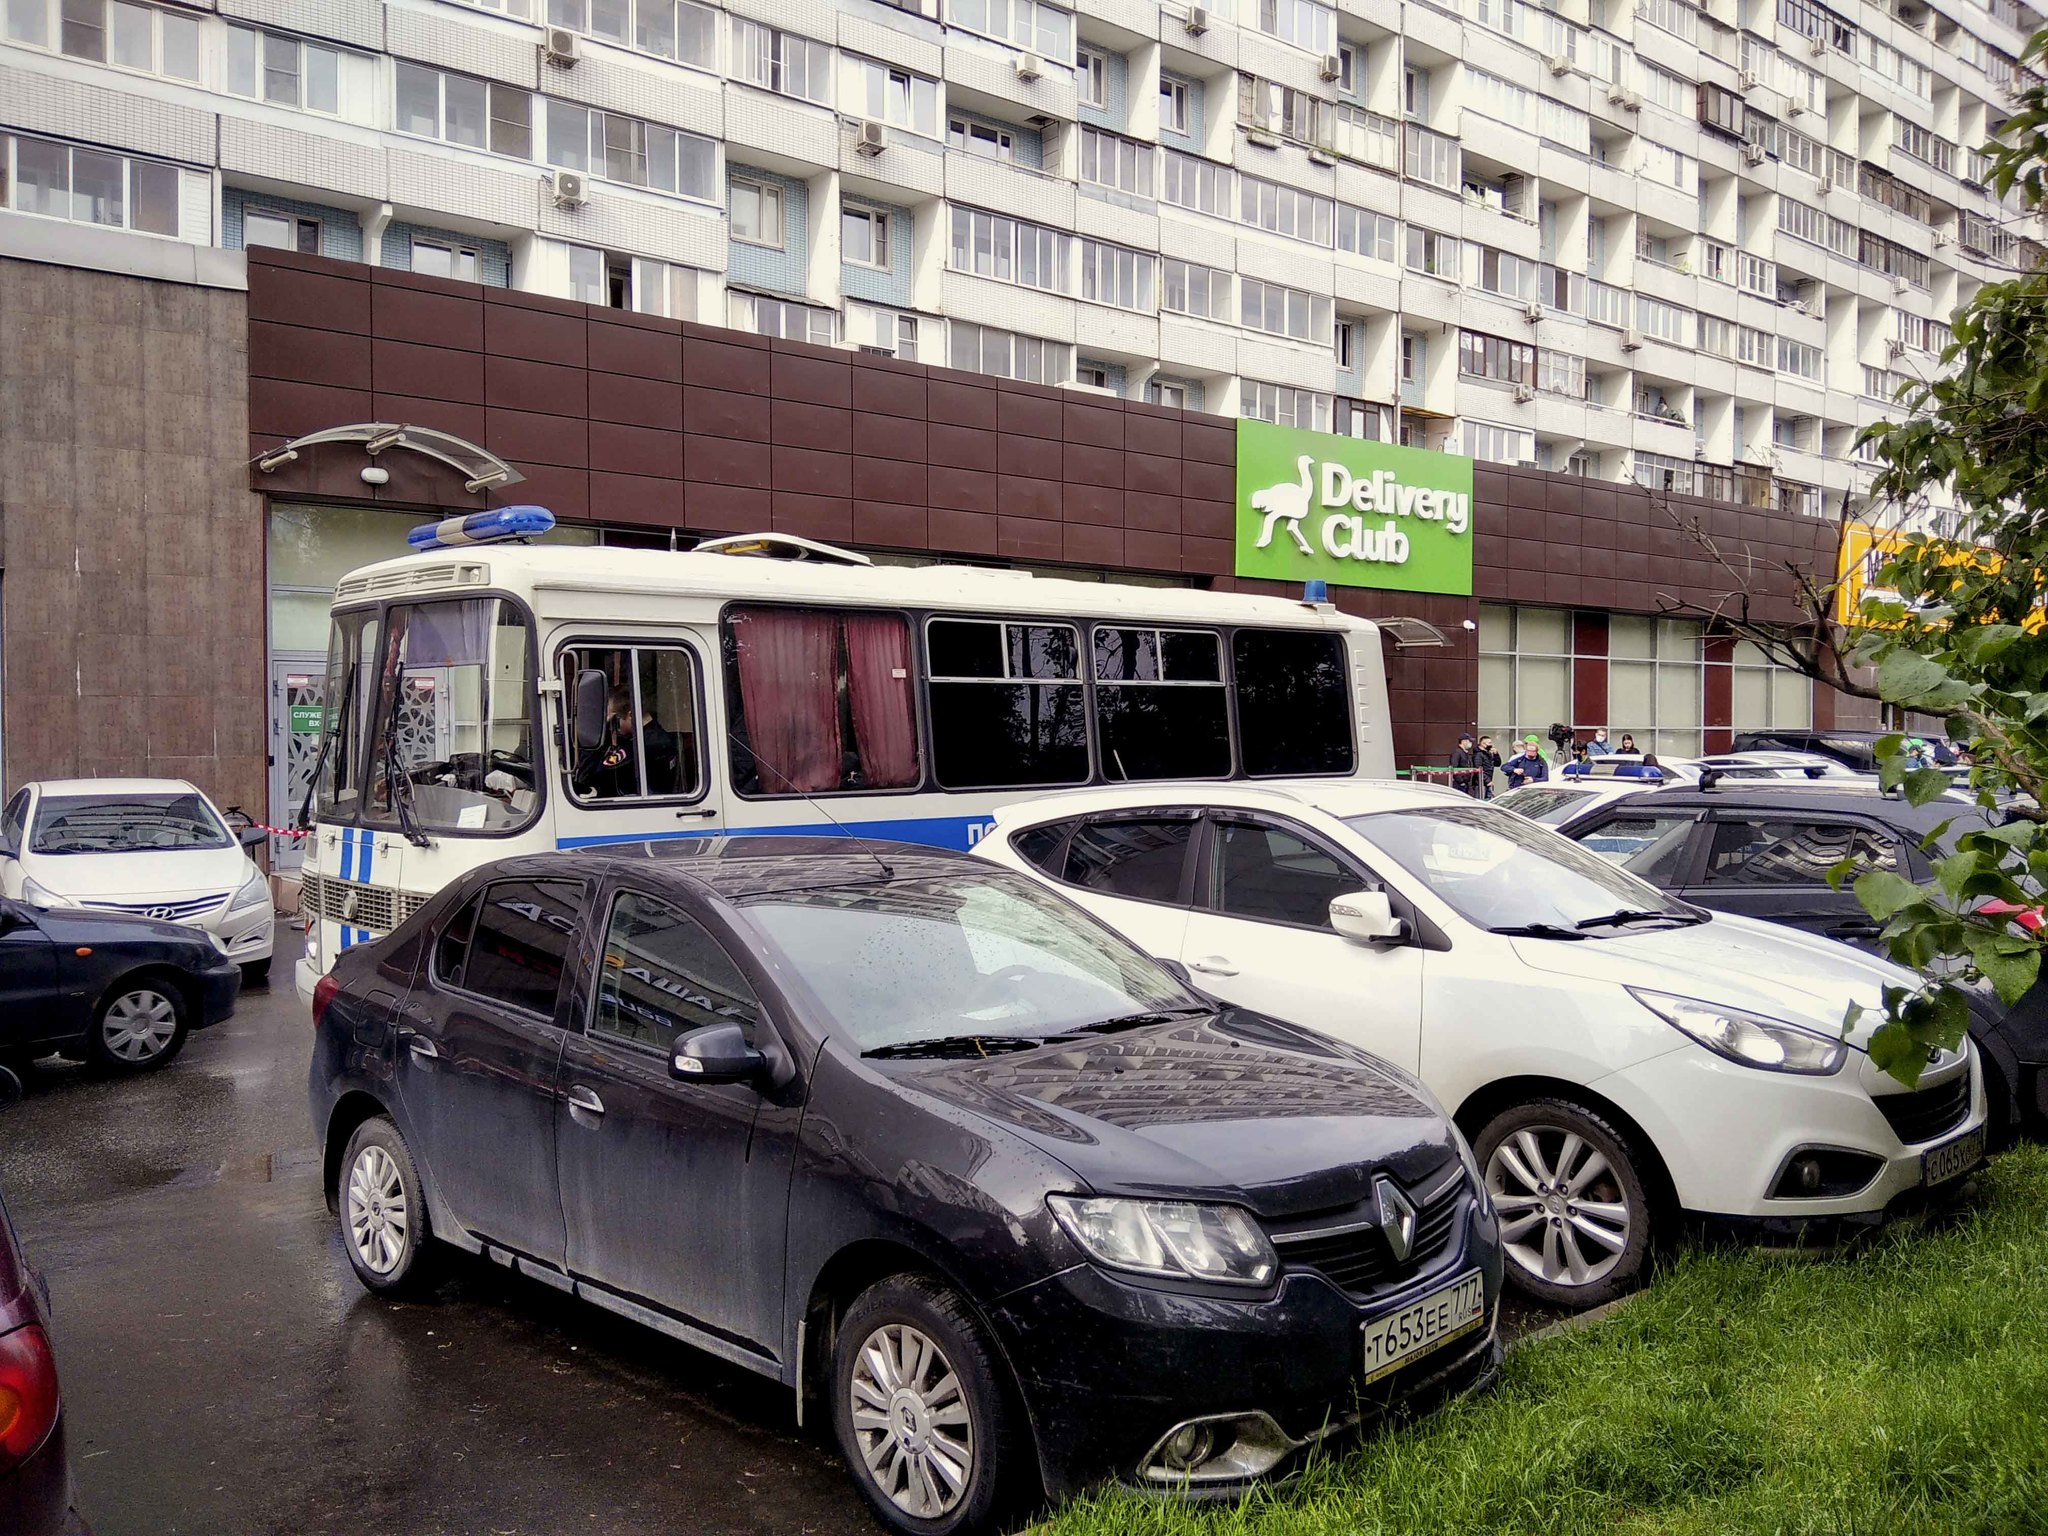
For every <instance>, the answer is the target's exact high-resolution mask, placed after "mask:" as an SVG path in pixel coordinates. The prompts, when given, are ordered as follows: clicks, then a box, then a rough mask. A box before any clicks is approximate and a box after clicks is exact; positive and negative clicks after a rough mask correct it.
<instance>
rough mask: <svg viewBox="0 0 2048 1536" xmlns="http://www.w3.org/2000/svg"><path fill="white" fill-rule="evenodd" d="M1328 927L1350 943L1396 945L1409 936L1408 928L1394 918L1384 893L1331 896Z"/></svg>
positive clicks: (1392, 906)
mask: <svg viewBox="0 0 2048 1536" xmlns="http://www.w3.org/2000/svg"><path fill="white" fill-rule="evenodd" d="M1330 926H1331V927H1332V928H1334V929H1336V930H1337V932H1338V933H1339V934H1340V935H1341V936H1342V937H1344V938H1346V939H1349V940H1350V941H1351V942H1352V943H1353V944H1399V943H1401V942H1402V941H1403V940H1405V939H1406V938H1407V937H1408V925H1407V924H1406V923H1404V922H1402V921H1401V919H1400V918H1398V917H1396V916H1394V903H1393V902H1392V901H1391V900H1390V899H1389V898H1388V896H1387V893H1386V892H1385V891H1352V892H1351V893H1349V894H1348V895H1344V896H1333V897H1331V898H1330Z"/></svg>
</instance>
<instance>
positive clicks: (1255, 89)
mask: <svg viewBox="0 0 2048 1536" xmlns="http://www.w3.org/2000/svg"><path fill="white" fill-rule="evenodd" d="M1237 120H1238V122H1239V123H1241V124H1243V125H1244V126H1245V127H1246V128H1253V129H1260V130H1263V131H1264V132H1266V133H1277V134H1278V135H1280V137H1281V138H1283V139H1293V140H1295V141H1296V142H1297V143H1301V144H1312V145H1323V144H1327V143H1328V142H1329V141H1330V103H1329V102H1327V101H1324V100H1323V99H1322V98H1321V97H1320V96H1315V95H1312V94H1310V93H1309V92H1307V91H1301V90H1296V89H1295V88H1294V87H1293V86H1291V85H1281V84H1278V83H1277V82H1275V81H1272V80H1261V79H1258V78H1257V77H1256V76H1253V75H1239V76H1238V77H1237Z"/></svg>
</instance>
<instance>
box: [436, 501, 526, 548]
mask: <svg viewBox="0 0 2048 1536" xmlns="http://www.w3.org/2000/svg"><path fill="white" fill-rule="evenodd" d="M554 526H555V514H554V513H552V512H550V511H549V510H548V509H547V508H546V507H498V508H496V509H495V510H493V511H490V512H472V513H470V514H469V515H468V516H467V517H444V518H442V519H441V521H440V522H438V523H421V524H420V525H419V527H417V528H415V529H413V531H412V532H411V533H408V534H407V535H406V536H405V542H406V543H407V544H409V545H411V546H412V547H413V548H414V549H416V550H428V549H460V548H461V547H462V546H463V545H465V544H503V543H505V542H506V541H507V540H509V539H534V538H539V537H540V535H542V534H544V533H546V532H547V531H548V530H549V529H550V528H552V527H554Z"/></svg>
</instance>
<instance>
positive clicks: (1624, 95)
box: [1607, 80, 1628, 107]
mask: <svg viewBox="0 0 2048 1536" xmlns="http://www.w3.org/2000/svg"><path fill="white" fill-rule="evenodd" d="M1607 99H1608V100H1609V101H1610V102H1612V103H1613V104H1614V105H1615V106H1617V107H1618V106H1620V105H1621V104H1622V103H1623V102H1624V101H1627V100H1628V87H1627V86H1625V85H1623V84H1622V83H1621V82H1620V81H1619V80H1617V81H1615V82H1614V84H1612V85H1610V86H1608V87H1607Z"/></svg>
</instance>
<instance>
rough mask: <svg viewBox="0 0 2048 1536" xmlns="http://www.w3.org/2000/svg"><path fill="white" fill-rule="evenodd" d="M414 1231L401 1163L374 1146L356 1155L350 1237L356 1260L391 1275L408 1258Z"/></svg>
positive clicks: (350, 1187)
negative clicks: (408, 1239) (409, 1239)
mask: <svg viewBox="0 0 2048 1536" xmlns="http://www.w3.org/2000/svg"><path fill="white" fill-rule="evenodd" d="M411 1230H412V1228H411V1223H410V1221H409V1220H408V1211H407V1207H406V1203H405V1181H404V1180H403V1179H401V1178H400V1177H399V1176H398V1162H397V1160H396V1159H395V1158H393V1157H392V1155H391V1154H390V1153H389V1152H386V1151H385V1150H384V1149H383V1148H382V1147H380V1146H377V1145H376V1144H375V1143H372V1144H371V1145H369V1146H367V1147H365V1148H363V1150H362V1151H361V1152H359V1153H357V1154H356V1161H355V1166H354V1167H353V1168H351V1169H349V1171H348V1238H349V1241H350V1242H351V1243H353V1244H354V1245H355V1250H356V1257H357V1258H359V1259H361V1260H362V1261H363V1263H364V1264H366V1265H368V1266H369V1268H370V1270H371V1272H372V1273H374V1274H379V1275H388V1274H390V1273H391V1272H392V1271H393V1270H394V1269H396V1268H398V1261H399V1260H400V1259H402V1258H404V1257H405V1243H406V1237H407V1234H408V1233H409V1232H410V1231H411Z"/></svg>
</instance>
